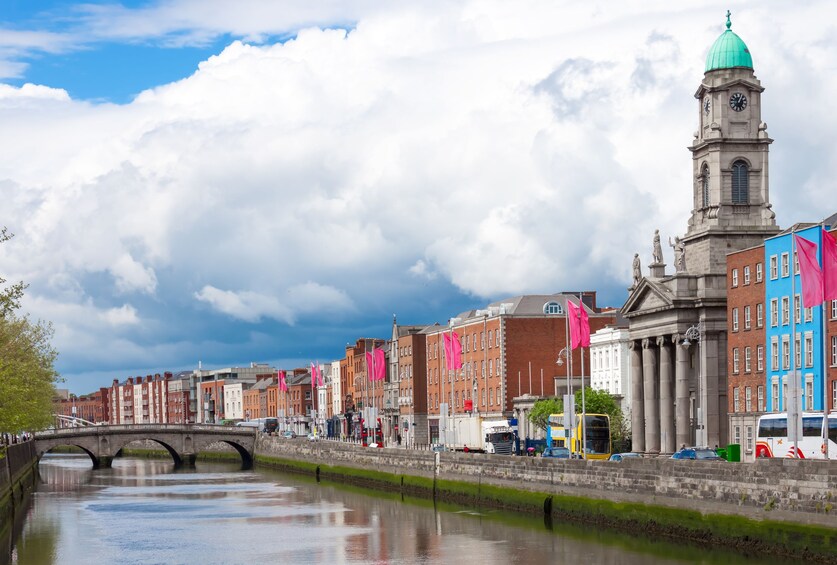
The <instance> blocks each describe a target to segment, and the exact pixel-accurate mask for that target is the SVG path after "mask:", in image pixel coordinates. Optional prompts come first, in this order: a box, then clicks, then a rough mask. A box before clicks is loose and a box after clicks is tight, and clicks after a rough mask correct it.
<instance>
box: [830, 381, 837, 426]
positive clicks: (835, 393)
mask: <svg viewBox="0 0 837 565" xmlns="http://www.w3.org/2000/svg"><path fill="white" fill-rule="evenodd" d="M835 407H837V381H831V409H832V410H834V408H835ZM828 427H829V428H830V427H831V424H830V423H829V426H828Z"/></svg>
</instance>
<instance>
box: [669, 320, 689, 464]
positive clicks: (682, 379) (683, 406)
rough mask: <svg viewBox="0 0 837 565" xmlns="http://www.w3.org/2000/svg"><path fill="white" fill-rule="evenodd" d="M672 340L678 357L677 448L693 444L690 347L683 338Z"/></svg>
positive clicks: (676, 382) (676, 337)
mask: <svg viewBox="0 0 837 565" xmlns="http://www.w3.org/2000/svg"><path fill="white" fill-rule="evenodd" d="M671 340H672V341H673V342H674V343H675V346H674V349H675V355H676V357H677V366H676V381H675V393H674V394H675V399H676V401H677V403H676V407H677V408H676V412H675V426H676V428H677V448H678V449H679V448H680V446H682V445H689V444H690V443H692V428H691V421H690V417H689V410H690V405H689V404H690V400H691V397H690V395H689V347H688V346H686V345H682V344H681V343H680V341H681V340H682V336H680V335H674V336H672V338H671Z"/></svg>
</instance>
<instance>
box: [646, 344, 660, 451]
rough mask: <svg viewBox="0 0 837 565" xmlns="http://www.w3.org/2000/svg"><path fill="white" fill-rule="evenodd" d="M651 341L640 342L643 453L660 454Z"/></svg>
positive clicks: (655, 367) (656, 395)
mask: <svg viewBox="0 0 837 565" xmlns="http://www.w3.org/2000/svg"><path fill="white" fill-rule="evenodd" d="M655 345H656V344H655V342H654V341H653V340H651V339H643V340H642V381H643V393H644V398H645V452H646V453H659V452H660V410H659V408H660V406H659V398H658V396H659V395H658V394H657V350H656V349H655Z"/></svg>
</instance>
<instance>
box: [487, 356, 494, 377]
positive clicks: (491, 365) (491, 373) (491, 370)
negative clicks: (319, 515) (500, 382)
mask: <svg viewBox="0 0 837 565" xmlns="http://www.w3.org/2000/svg"><path fill="white" fill-rule="evenodd" d="M488 376H489V377H493V376H494V359H489V360H488Z"/></svg>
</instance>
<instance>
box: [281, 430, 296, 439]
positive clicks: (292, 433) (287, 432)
mask: <svg viewBox="0 0 837 565" xmlns="http://www.w3.org/2000/svg"><path fill="white" fill-rule="evenodd" d="M282 437H284V438H288V439H294V438H295V437H296V432H295V431H293V430H285V431H284V432H283V433H282Z"/></svg>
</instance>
